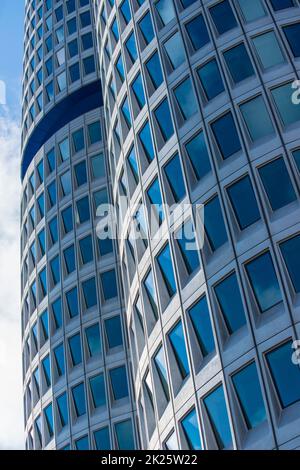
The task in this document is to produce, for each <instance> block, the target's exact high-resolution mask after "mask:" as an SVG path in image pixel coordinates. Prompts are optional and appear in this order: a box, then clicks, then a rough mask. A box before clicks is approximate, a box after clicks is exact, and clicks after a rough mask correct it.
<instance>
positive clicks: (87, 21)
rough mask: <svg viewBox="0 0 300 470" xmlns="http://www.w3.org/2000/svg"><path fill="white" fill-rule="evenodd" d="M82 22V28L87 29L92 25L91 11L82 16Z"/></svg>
mask: <svg viewBox="0 0 300 470" xmlns="http://www.w3.org/2000/svg"><path fill="white" fill-rule="evenodd" d="M80 22H81V27H82V28H85V27H86V26H89V25H90V24H91V14H90V12H89V10H87V11H85V12H84V13H81V14H80Z"/></svg>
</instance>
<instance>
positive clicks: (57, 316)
mask: <svg viewBox="0 0 300 470" xmlns="http://www.w3.org/2000/svg"><path fill="white" fill-rule="evenodd" d="M52 312H53V318H54V324H55V328H56V329H59V328H61V326H62V306H61V298H60V297H59V298H58V299H56V300H55V302H53V304H52Z"/></svg>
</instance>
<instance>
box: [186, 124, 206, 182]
mask: <svg viewBox="0 0 300 470" xmlns="http://www.w3.org/2000/svg"><path fill="white" fill-rule="evenodd" d="M185 148H186V151H187V153H188V156H189V158H190V161H191V164H192V167H193V170H194V172H195V176H196V178H197V180H200V179H201V178H203V177H204V176H205V175H207V173H209V172H210V171H211V164H210V160H209V155H208V151H207V146H206V143H205V138H204V133H203V132H202V131H201V132H199V134H197V135H196V136H195V137H193V138H192V140H190V141H189V142H188V143H187V144H186V146H185Z"/></svg>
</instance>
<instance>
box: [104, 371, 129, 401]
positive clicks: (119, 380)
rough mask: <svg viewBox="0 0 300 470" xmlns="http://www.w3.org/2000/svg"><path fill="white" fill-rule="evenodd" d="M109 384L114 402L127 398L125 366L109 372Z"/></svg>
mask: <svg viewBox="0 0 300 470" xmlns="http://www.w3.org/2000/svg"><path fill="white" fill-rule="evenodd" d="M109 376H110V382H111V387H112V392H113V397H114V400H121V399H122V398H126V397H128V393H129V392H128V385H127V373H126V369H125V366H121V367H117V368H115V369H111V370H110V371H109Z"/></svg>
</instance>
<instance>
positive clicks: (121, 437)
mask: <svg viewBox="0 0 300 470" xmlns="http://www.w3.org/2000/svg"><path fill="white" fill-rule="evenodd" d="M115 430H116V435H117V442H118V449H119V450H134V449H135V445H134V437H133V429H132V423H131V420H130V419H129V420H128V421H123V422H122V423H118V424H116V425H115Z"/></svg>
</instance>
